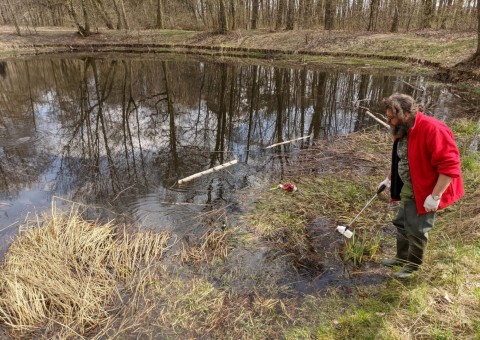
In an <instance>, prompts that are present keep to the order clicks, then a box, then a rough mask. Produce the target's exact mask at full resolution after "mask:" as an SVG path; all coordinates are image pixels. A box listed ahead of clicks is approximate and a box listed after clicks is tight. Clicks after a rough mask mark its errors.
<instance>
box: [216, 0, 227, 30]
mask: <svg viewBox="0 0 480 340" xmlns="http://www.w3.org/2000/svg"><path fill="white" fill-rule="evenodd" d="M218 1H219V5H220V11H219V13H218V22H219V30H218V32H219V33H220V34H226V33H227V32H228V22H227V9H226V8H225V0H218Z"/></svg>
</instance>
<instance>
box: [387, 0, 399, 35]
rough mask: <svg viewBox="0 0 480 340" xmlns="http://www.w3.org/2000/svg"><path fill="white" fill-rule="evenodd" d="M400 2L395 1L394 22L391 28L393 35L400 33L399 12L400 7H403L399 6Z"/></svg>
mask: <svg viewBox="0 0 480 340" xmlns="http://www.w3.org/2000/svg"><path fill="white" fill-rule="evenodd" d="M399 1H400V0H395V1H394V4H393V6H394V8H393V20H392V26H391V27H390V32H392V33H397V32H398V22H399V17H400V15H399V13H398V12H399V11H398V7H399V6H400V5H401V4H399Z"/></svg>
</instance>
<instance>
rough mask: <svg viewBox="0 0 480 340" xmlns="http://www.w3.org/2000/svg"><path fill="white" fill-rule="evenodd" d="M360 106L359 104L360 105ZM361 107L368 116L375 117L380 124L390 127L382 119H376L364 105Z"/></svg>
mask: <svg viewBox="0 0 480 340" xmlns="http://www.w3.org/2000/svg"><path fill="white" fill-rule="evenodd" d="M360 107H361V106H360ZM361 108H362V109H364V110H365V113H366V114H367V115H369V116H370V117H372V118H373V119H375V120H376V121H377V122H379V123H380V124H382V125H383V126H385V127H386V128H387V129H390V125H388V124H387V123H385V122H384V121H383V120H381V119H378V118H377V117H375V115H374V114H373V113H371V112H370V111H369V110H368V109H367V108H366V107H361Z"/></svg>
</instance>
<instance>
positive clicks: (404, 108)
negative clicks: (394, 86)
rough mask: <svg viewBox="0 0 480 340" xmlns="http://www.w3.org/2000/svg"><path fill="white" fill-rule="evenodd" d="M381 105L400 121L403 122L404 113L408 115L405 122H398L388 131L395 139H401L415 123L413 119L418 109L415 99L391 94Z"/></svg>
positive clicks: (400, 94)
mask: <svg viewBox="0 0 480 340" xmlns="http://www.w3.org/2000/svg"><path fill="white" fill-rule="evenodd" d="M383 103H384V104H385V110H386V109H391V110H392V113H393V116H394V117H397V118H398V119H400V120H403V118H404V117H405V114H406V113H408V114H409V116H408V120H407V121H406V122H400V123H398V124H397V125H395V126H392V127H391V129H390V132H391V133H392V135H393V136H395V138H403V137H404V136H405V135H406V134H407V133H408V131H410V129H411V128H412V126H413V124H414V123H415V117H416V116H417V110H418V109H419V107H418V104H417V103H416V102H415V99H413V98H412V97H410V96H408V95H406V94H402V93H394V94H392V95H391V96H390V97H388V98H385V99H384V100H383Z"/></svg>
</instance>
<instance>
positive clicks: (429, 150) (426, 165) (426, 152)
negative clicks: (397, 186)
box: [408, 112, 464, 215]
mask: <svg viewBox="0 0 480 340" xmlns="http://www.w3.org/2000/svg"><path fill="white" fill-rule="evenodd" d="M408 164H409V167H410V176H411V178H412V186H413V193H414V196H415V203H416V205H417V211H418V214H419V215H421V214H425V213H427V212H426V211H425V208H424V207H423V203H424V202H425V199H426V198H427V196H428V195H430V194H431V193H432V191H433V188H434V187H435V184H436V183H437V179H438V175H439V174H443V175H446V176H449V177H452V182H451V183H450V185H449V186H448V188H447V190H445V192H444V193H443V195H442V197H441V199H440V205H439V207H438V209H442V208H445V207H447V206H449V205H451V204H453V203H454V202H456V201H457V200H458V199H460V197H462V196H463V194H464V191H463V180H462V172H461V167H460V165H461V163H460V154H459V152H458V148H457V145H456V144H455V139H454V136H453V133H452V131H451V130H450V129H449V128H448V126H447V125H445V124H444V123H443V122H441V121H440V120H438V119H435V118H432V117H429V116H425V115H423V114H422V113H420V112H418V113H417V116H416V118H415V125H414V126H413V128H412V129H411V130H410V131H409V133H408Z"/></svg>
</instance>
